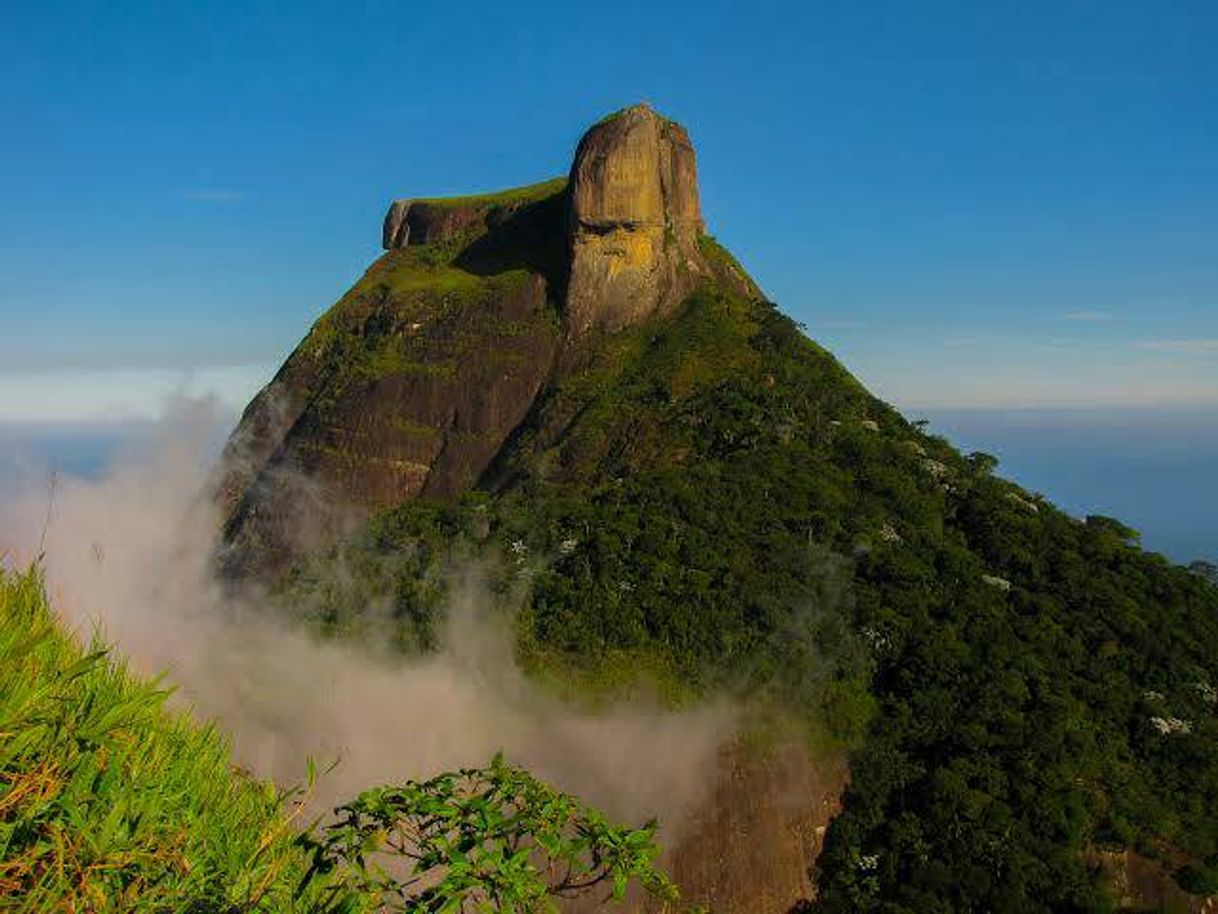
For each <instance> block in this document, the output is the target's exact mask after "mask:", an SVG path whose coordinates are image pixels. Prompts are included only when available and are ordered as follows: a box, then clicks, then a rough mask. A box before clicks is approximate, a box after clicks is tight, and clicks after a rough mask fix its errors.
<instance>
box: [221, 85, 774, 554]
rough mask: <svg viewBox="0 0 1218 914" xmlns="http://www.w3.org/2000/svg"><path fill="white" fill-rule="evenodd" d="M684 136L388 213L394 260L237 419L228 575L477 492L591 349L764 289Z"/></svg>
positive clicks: (671, 134) (604, 146) (660, 131)
mask: <svg viewBox="0 0 1218 914" xmlns="http://www.w3.org/2000/svg"><path fill="white" fill-rule="evenodd" d="M703 232H704V226H703V222H702V217H701V210H700V206H699V202H698V184H697V167H696V164H695V160H694V150H693V146H692V145H691V144H690V141H689V137H688V135H687V134H686V132H685V130H684V128H682V127H681V126H680V125H678V124H676V123H674V122H672V121H669V120H667V119H665V118H663V117H661V116H660V115H658V114H657V113H656V112H655V111H653V110H652V109H651V108H650V107H648V106H646V105H636V106H634V107H631V108H627V109H625V110H623V111H621V112H618V113H617V114H614V115H611V116H610V117H607V118H605V119H604V120H603V121H601V122H600V123H598V124H596V125H594V126H593V127H592V128H591V129H590V130H589V131H588V132H587V133H586V134H585V135H584V137H583V139H582V140H581V141H580V143H579V146H578V148H577V150H576V153H575V159H574V162H573V164H572V167H571V174H570V177H569V179H567V180H563V179H555V180H551V181H546V182H543V183H540V184H534V185H530V186H526V187H520V188H515V189H512V190H508V191H503V192H500V193H494V194H487V195H480V196H471V197H456V198H432V199H404V200H395V201H394V202H393V203H392V204H391V205H390V207H389V211H388V213H387V214H386V216H385V221H384V226H383V230H382V244H383V246H384V247H385V248H386V250H387V253H386V254H385V255H384V256H383V257H382V258H381V259H380V260H378V261H377V262H376V263H375V264H373V266H372V267H371V268H370V269H369V270H368V273H367V274H366V275H365V276H364V277H363V279H361V280H360V281H359V282H358V283H357V284H356V285H355V287H354V288H353V289H352V290H351V291H350V292H348V293H347V295H345V296H344V297H343V298H342V300H340V301H339V302H338V303H337V304H336V305H335V306H334V307H333V308H332V309H331V310H330V311H329V312H327V313H326V314H325V315H324V316H323V317H322V318H321V319H320V320H319V321H318V322H317V324H316V325H315V326H314V327H313V329H312V330H311V331H310V333H309V335H308V336H307V337H306V338H305V339H304V341H303V342H302V343H301V344H300V346H299V347H297V349H296V351H295V352H293V353H292V355H291V356H290V358H289V359H288V360H287V362H286V363H285V364H284V366H283V367H282V368H281V369H280V371H279V372H278V374H276V376H275V378H274V379H273V380H272V381H271V383H270V384H269V385H267V387H266V388H265V389H264V390H263V391H262V392H261V393H260V394H259V395H258V396H257V397H256V398H255V399H254V401H253V402H252V403H251V404H250V406H249V407H248V408H247V410H246V411H245V414H244V415H243V416H242V419H241V423H240V425H239V426H238V428H237V430H236V432H235V433H234V434H233V436H232V439H231V441H230V442H229V444H228V446H227V448H226V450H225V453H224V456H223V459H222V467H223V476H222V480H221V483H220V486H219V498H220V502H221V504H222V506H223V508H224V512H225V516H226V527H225V539H226V542H227V544H228V546H229V548H228V549H227V550H226V555H227V558H226V560H225V561H226V565H227V567H228V568H229V570H230V571H239V570H240V569H241V568H243V567H249V566H251V565H255V564H256V565H268V564H269V566H276V565H278V564H281V563H282V562H283V561H285V560H287V559H290V558H291V557H292V556H294V555H297V554H299V553H300V552H302V551H308V550H309V549H311V548H314V547H316V546H318V545H320V544H322V543H325V542H328V541H330V540H332V539H333V538H334V536H336V535H337V534H338V533H340V532H341V531H343V530H345V529H349V528H350V527H351V526H352V525H353V524H357V523H358V522H359V521H360V520H361V519H363V518H364V517H366V516H368V515H369V514H370V513H372V512H375V511H377V510H380V509H383V508H386V507H390V506H393V505H396V504H398V503H400V502H401V501H403V500H404V499H408V498H412V497H414V496H417V495H437V496H452V495H456V494H459V493H461V492H463V491H467V490H469V489H470V488H472V487H473V486H475V485H476V484H477V483H478V481H479V480H480V479H481V478H482V477H483V474H485V473H486V472H487V470H488V469H489V468H490V466H491V465H492V463H493V462H494V460H495V458H496V456H497V455H498V454H499V453H500V452H501V449H502V448H503V446H504V444H505V442H506V441H507V439H508V436H509V435H510V434H511V432H512V431H513V429H515V428H517V427H518V426H519V424H520V423H521V421H522V420H523V419H524V417H525V415H526V414H527V413H528V411H529V410H530V408H531V407H532V406H533V404H534V402H535V399H536V397H537V395H538V393H539V391H541V389H542V388H543V386H544V385H545V384H546V383H547V382H548V381H549V380H551V379H552V378H553V377H554V376H555V375H556V373H560V372H561V371H562V366H563V365H564V364H566V363H569V362H570V361H572V360H578V358H580V353H581V351H583V350H585V349H586V348H587V347H586V346H585V345H584V342H585V338H586V337H587V336H588V335H589V334H595V333H604V332H613V331H618V330H621V329H623V328H625V327H628V326H632V325H636V324H638V323H640V322H641V321H643V320H645V319H647V318H648V317H651V316H653V315H662V314H668V313H671V312H672V311H673V310H674V309H675V308H677V307H678V306H679V305H680V304H681V303H682V302H683V301H684V300H685V299H686V298H687V297H688V295H689V294H690V293H691V292H692V291H693V290H694V289H695V288H696V287H697V286H698V285H699V284H700V283H722V284H724V285H726V286H728V287H730V288H733V289H736V290H739V291H740V292H742V293H744V294H749V295H756V294H757V290H756V288H755V286H754V285H753V284H752V282H751V280H749V279H748V278H747V277H746V276H745V275H744V273H743V271H741V270H739V269H738V268H737V267H736V266H735V265H734V264H732V263H731V262H730V258H727V257H725V256H723V255H722V253H721V252H718V251H715V254H714V256H713V257H708V256H707V255H706V253H704V252H705V251H706V250H708V249H713V248H714V246H713V243H711V242H709V241H708V240H707V239H706V238H705V236H704V234H703Z"/></svg>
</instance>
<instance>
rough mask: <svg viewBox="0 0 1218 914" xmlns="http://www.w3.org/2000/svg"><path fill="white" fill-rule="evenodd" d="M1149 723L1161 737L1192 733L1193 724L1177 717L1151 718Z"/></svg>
mask: <svg viewBox="0 0 1218 914" xmlns="http://www.w3.org/2000/svg"><path fill="white" fill-rule="evenodd" d="M1150 723H1151V725H1152V726H1153V727H1154V728H1155V729H1156V730H1158V731H1159V733H1160V735H1162V736H1171V735H1172V734H1175V733H1192V732H1193V722H1192V721H1191V720H1181V719H1180V718H1178V717H1152V718H1151V719H1150Z"/></svg>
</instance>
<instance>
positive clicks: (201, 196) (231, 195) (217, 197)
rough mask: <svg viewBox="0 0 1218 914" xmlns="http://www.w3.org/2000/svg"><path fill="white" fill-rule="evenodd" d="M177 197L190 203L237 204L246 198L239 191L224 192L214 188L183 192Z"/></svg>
mask: <svg viewBox="0 0 1218 914" xmlns="http://www.w3.org/2000/svg"><path fill="white" fill-rule="evenodd" d="M179 196H181V198H182V199H183V200H190V201H191V202H192V203H239V202H240V201H242V200H244V199H245V197H246V195H245V194H244V193H242V192H241V191H239V190H224V189H222V188H215V187H204V188H195V189H193V190H184V191H182V193H181V194H180V195H179Z"/></svg>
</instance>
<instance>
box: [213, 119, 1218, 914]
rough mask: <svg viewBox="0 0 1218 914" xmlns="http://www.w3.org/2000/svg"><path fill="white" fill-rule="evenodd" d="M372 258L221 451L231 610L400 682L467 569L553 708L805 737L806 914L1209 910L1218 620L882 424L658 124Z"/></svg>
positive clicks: (1100, 539) (1000, 487)
mask: <svg viewBox="0 0 1218 914" xmlns="http://www.w3.org/2000/svg"><path fill="white" fill-rule="evenodd" d="M384 245H385V247H386V248H387V250H388V253H386V254H385V256H384V257H382V258H381V259H380V260H379V261H378V262H377V263H375V264H374V265H373V266H372V267H371V268H370V269H369V271H368V273H367V274H366V276H365V277H364V278H363V279H362V280H361V281H360V282H359V283H357V285H356V286H355V287H354V288H353V289H352V290H351V292H350V293H348V295H346V296H344V298H343V299H342V300H340V302H339V303H338V304H337V305H336V306H335V307H334V308H333V309H332V311H331V312H330V313H328V314H327V315H325V316H323V317H322V318H321V319H320V320H319V321H318V322H317V324H316V325H315V326H314V328H313V330H312V332H311V333H309V335H308V336H307V337H306V338H305V340H304V341H303V343H302V344H301V345H300V347H298V349H297V350H296V351H295V352H294V353H293V355H292V356H291V357H290V358H289V360H288V361H287V363H285V365H284V367H283V369H281V371H280V372H279V374H278V375H277V376H276V378H275V380H274V381H273V382H272V383H271V384H270V385H268V387H267V388H266V389H265V390H264V391H263V392H262V393H261V394H260V395H259V396H258V398H256V399H255V401H254V402H253V403H252V404H251V406H250V407H249V409H248V410H247V411H246V414H245V416H244V417H243V419H242V422H241V425H240V426H239V428H238V430H237V432H236V433H235V434H234V436H233V438H232V439H231V441H230V444H229V449H228V451H227V452H226V456H225V461H224V467H223V468H222V469H223V470H224V472H225V473H226V475H225V476H224V481H223V482H222V484H221V485H220V487H219V497H218V501H219V503H220V505H221V506H222V509H223V510H224V511H225V512H226V517H227V518H228V526H227V528H226V535H225V541H224V544H223V551H224V556H223V561H224V563H225V566H226V568H227V569H228V570H229V572H230V573H231V574H232V575H233V577H234V578H235V579H240V578H242V577H254V578H260V579H261V582H262V583H266V582H268V581H270V582H272V584H273V586H274V588H275V589H276V591H277V593H278V595H279V597H280V598H281V600H282V602H283V604H284V605H285V606H286V607H287V609H288V611H290V612H292V613H293V614H294V615H295V616H297V617H298V618H304V619H306V620H307V621H308V622H309V624H310V625H312V626H313V627H314V628H315V629H316V630H317V631H320V632H324V633H328V634H333V635H343V636H351V637H367V638H371V639H374V640H376V641H378V642H382V643H383V642H385V641H390V642H392V643H394V644H396V645H397V646H398V647H399V648H400V649H401V650H403V651H405V652H407V653H411V652H419V651H428V650H431V649H432V648H434V647H435V646H436V644H437V642H438V639H439V638H440V637H441V634H442V622H443V618H444V613H445V605H446V600H447V597H448V596H449V593H450V590H451V584H450V582H451V581H452V580H453V579H454V576H459V575H460V572H461V571H462V570H463V569H466V568H468V567H470V563H474V564H476V565H477V566H479V567H480V568H481V569H484V570H485V569H490V570H489V571H488V572H487V574H488V575H489V579H490V582H491V588H492V590H493V591H494V592H495V594H496V595H497V597H498V602H499V603H500V605H501V608H502V610H503V611H504V612H505V613H509V614H510V615H511V618H512V619H513V620H514V624H515V630H516V633H517V653H518V656H519V659H520V661H521V663H522V665H523V666H524V667H525V668H526V669H528V670H530V671H531V672H532V673H533V674H534V675H535V676H536V677H538V678H539V679H542V680H544V681H546V682H547V683H549V684H550V685H551V686H553V687H554V688H555V689H557V690H558V691H560V692H562V693H564V694H568V695H572V696H574V697H577V698H579V699H581V700H595V699H597V698H599V697H601V696H604V695H606V694H621V693H629V692H630V690H631V689H637V688H639V681H640V680H643V681H645V682H646V684H647V687H648V688H650V689H651V690H653V691H655V692H658V693H659V694H660V695H662V696H665V697H666V698H667V699H668V700H670V701H671V702H673V703H677V704H680V703H682V702H689V701H695V700H698V699H699V698H703V697H707V696H711V695H717V694H721V693H727V694H730V695H733V696H735V697H736V698H738V699H740V700H741V701H742V702H743V703H744V704H745V705H746V707H748V708H750V709H751V710H752V711H753V712H754V714H753V719H754V727H755V728H756V729H759V730H764V729H765V727H766V726H767V724H766V722H767V721H770V720H773V719H776V718H779V717H784V716H790V715H792V714H794V716H796V717H797V718H798V719H799V720H801V721H802V723H803V734H804V737H805V742H806V745H807V746H808V747H810V749H811V750H813V751H817V752H825V753H831V752H842V751H847V752H849V754H850V769H851V773H850V782H849V786H848V788H847V790H846V794H845V797H844V808H843V811H842V812H841V813H840V815H839V816H838V817H837V818H836V819H835V821H834V822H833V824H832V826H831V827H830V829H829V831H828V834H827V837H826V841H825V843H824V846H823V849H822V850H821V852H820V853H819V858H818V859H817V860H815V861H814V860H811V859H809V860H808V865H809V866H810V867H813V866H814V867H815V870H816V881H817V883H818V885H819V897H818V898H817V900H816V901H815V904H816V906H817V907H818V908H819V909H821V910H824V911H885V912H915V911H916V912H943V911H982V910H984V911H1020V912H1036V911H1106V910H1113V909H1115V908H1119V907H1129V906H1130V905H1136V904H1141V903H1143V902H1144V901H1145V898H1144V896H1143V894H1142V893H1141V890H1140V888H1139V887H1137V886H1132V881H1133V880H1132V878H1131V877H1130V876H1129V873H1130V872H1132V870H1131V867H1134V868H1140V870H1139V871H1140V872H1144V871H1146V870H1150V871H1153V873H1154V878H1155V879H1157V880H1158V882H1157V883H1156V884H1157V885H1159V888H1160V889H1162V891H1159V890H1158V889H1157V890H1156V891H1159V895H1160V896H1161V897H1160V898H1159V900H1158V901H1156V902H1155V903H1156V904H1158V903H1163V904H1168V903H1170V904H1172V905H1177V906H1183V909H1187V908H1188V906H1189V905H1192V904H1194V900H1192V899H1190V897H1189V895H1188V894H1187V893H1193V895H1203V894H1210V893H1218V814H1216V812H1215V811H1216V810H1218V588H1215V586H1214V585H1213V583H1212V582H1211V581H1209V580H1207V579H1206V576H1205V575H1203V574H1199V573H1198V574H1195V573H1190V572H1189V571H1188V570H1186V569H1184V568H1180V567H1176V566H1174V565H1172V564H1170V563H1169V562H1167V561H1166V560H1165V559H1163V558H1162V557H1160V556H1157V555H1153V554H1149V553H1146V552H1144V551H1143V550H1141V549H1140V548H1139V546H1138V543H1137V535H1136V533H1135V532H1134V531H1132V530H1130V529H1128V528H1127V527H1125V526H1123V525H1122V524H1121V523H1120V522H1118V521H1116V520H1113V519H1111V518H1105V517H1098V516H1095V517H1088V518H1085V519H1076V518H1072V517H1069V516H1067V515H1066V514H1064V513H1063V512H1061V511H1059V510H1058V509H1056V508H1055V507H1054V506H1053V505H1052V504H1050V503H1049V502H1048V501H1047V500H1046V499H1044V498H1043V497H1041V496H1040V495H1037V494H1034V493H1030V492H1027V491H1025V490H1023V489H1021V488H1020V487H1019V486H1016V485H1014V484H1012V483H1010V482H1007V481H1005V480H1003V479H1002V478H1000V477H999V476H996V475H995V472H994V471H995V469H996V466H997V461H996V460H995V458H993V457H991V456H989V455H987V454H981V453H974V454H970V455H967V456H966V455H962V454H960V453H959V452H957V451H956V450H955V449H953V448H952V447H951V445H950V444H949V443H948V442H947V441H945V440H943V439H942V438H940V437H937V436H935V435H933V434H928V432H927V430H926V428H925V427H924V423H920V422H910V421H908V420H907V419H906V418H904V417H903V416H901V415H900V414H899V413H898V412H897V411H895V410H894V409H892V408H891V407H889V406H887V405H886V404H884V403H882V402H880V401H879V400H877V399H876V398H875V397H873V396H871V395H870V394H869V393H868V391H867V390H866V389H865V388H864V387H863V386H862V385H861V384H860V383H859V382H858V381H857V380H855V379H854V378H853V377H851V375H850V374H849V373H848V372H847V371H846V370H845V369H844V368H842V366H841V365H839V364H838V362H837V361H836V360H835V359H834V358H833V357H832V355H831V354H829V353H828V352H826V351H825V350H824V349H823V348H821V347H820V346H818V345H817V344H816V343H815V342H813V341H811V340H810V339H808V338H807V337H806V336H805V335H804V334H803V333H802V332H801V329H800V328H799V327H798V326H797V325H796V324H795V323H794V322H792V321H791V320H790V319H789V318H788V317H786V316H784V315H783V314H782V313H781V312H780V311H779V310H778V308H777V307H776V306H775V305H774V304H773V303H771V302H769V301H767V300H766V299H765V297H764V295H763V294H762V293H761V292H760V290H759V288H758V287H757V285H756V284H755V283H754V282H753V281H752V280H751V279H750V278H749V277H748V276H747V274H746V273H745V272H744V270H743V269H742V268H741V266H740V265H739V264H738V263H737V262H736V261H735V260H734V259H733V258H732V257H731V255H730V254H729V253H728V252H727V251H725V250H724V249H723V248H722V247H720V246H719V245H718V244H717V243H716V242H715V241H714V239H713V238H712V237H711V236H709V235H708V234H707V233H706V230H705V224H704V223H703V221H702V218H701V213H700V204H699V201H698V190H697V178H696V166H695V162H694V153H693V148H692V145H691V144H690V142H689V138H688V136H687V134H686V133H685V131H684V130H683V129H682V128H681V127H680V126H679V125H677V124H675V123H674V122H672V121H670V120H668V119H666V118H663V117H660V116H659V115H657V114H656V113H655V112H654V111H652V110H651V109H650V108H648V107H647V106H645V105H638V106H634V107H632V108H629V109H625V110H623V111H621V112H618V113H617V114H615V115H613V116H611V117H610V118H607V119H605V120H604V121H601V122H599V123H598V124H596V125H594V126H593V127H592V128H591V129H590V130H589V131H588V132H587V133H586V134H585V136H584V138H583V139H582V140H581V141H580V143H579V145H578V147H577V149H576V154H575V159H574V163H573V165H572V169H571V173H570V177H569V179H568V180H567V181H566V182H562V181H556V182H551V183H547V184H544V185H535V186H532V187H529V188H523V189H520V190H519V191H513V192H509V193H506V194H503V195H488V196H483V197H474V198H459V199H455V200H450V201H443V200H435V199H423V200H400V201H395V202H394V204H393V205H392V206H391V207H390V210H389V214H388V216H387V218H386V221H385V230H384ZM335 504H337V505H342V506H343V507H344V508H346V509H354V510H355V514H356V515H357V516H362V517H363V519H364V521H363V523H362V525H361V526H358V527H357V528H356V529H355V532H350V529H349V527H344V526H343V524H336V525H335V526H334V527H333V528H332V531H331V532H334V531H342V530H346V532H345V533H344V534H343V535H342V536H341V537H339V538H338V539H337V541H336V542H334V543H333V544H332V545H330V546H328V547H327V548H318V541H317V540H316V539H315V540H314V541H311V542H309V543H305V544H304V545H303V547H302V546H301V544H299V543H296V544H293V542H292V536H291V534H293V533H295V532H296V531H297V529H298V527H299V526H300V525H299V523H298V521H300V520H301V519H302V518H303V519H306V520H310V521H314V522H316V521H317V519H318V518H321V517H324V516H325V510H324V509H326V508H327V507H329V506H331V505H335ZM349 521H350V518H349V516H344V523H348V524H349ZM315 525H316V524H315ZM234 558H235V561H234ZM386 607H388V612H387V613H386V612H385V611H384V610H385V608H386ZM1126 852H1128V853H1126ZM1122 853H1125V856H1124V857H1121V858H1120V859H1118V857H1119V856H1120V854H1122ZM1130 853H1132V854H1133V856H1132V857H1131V856H1129V854H1130ZM1135 858H1136V859H1135ZM1121 861H1124V862H1121ZM1130 861H1134V862H1130ZM1135 863H1136V867H1135ZM1172 879H1174V880H1175V883H1176V885H1175V886H1174V887H1173V886H1171V881H1172ZM1152 881H1153V880H1152ZM1164 885H1167V886H1168V887H1167V888H1164V887H1163V886H1164ZM784 890H785V889H784ZM1185 890H1187V891H1185ZM1169 896H1170V897H1169ZM809 903H811V902H809Z"/></svg>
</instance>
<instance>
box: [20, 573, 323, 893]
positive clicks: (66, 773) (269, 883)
mask: <svg viewBox="0 0 1218 914" xmlns="http://www.w3.org/2000/svg"><path fill="white" fill-rule="evenodd" d="M166 695H167V693H166V692H165V691H164V690H162V689H159V688H158V687H157V685H156V684H155V683H149V682H144V681H141V680H139V679H137V678H135V677H133V676H132V675H130V674H129V673H128V672H127V671H126V669H125V668H124V666H123V665H122V664H121V663H120V662H117V661H115V660H113V659H111V658H110V657H108V656H107V655H106V653H105V651H104V650H103V649H102V648H101V647H100V646H99V645H98V644H97V643H96V642H94V643H93V644H92V645H91V646H90V647H89V648H88V649H87V650H86V649H84V648H82V647H81V645H79V644H78V643H77V642H76V641H75V640H74V639H73V638H71V637H69V636H67V635H66V634H65V633H64V632H63V631H62V630H61V629H60V628H59V626H58V624H57V623H56V621H55V619H54V618H53V617H52V615H51V613H50V610H49V609H48V607H47V603H46V598H45V595H44V591H43V586H42V580H41V576H40V575H39V573H38V572H37V571H33V570H32V571H29V572H26V573H24V574H17V573H12V572H8V571H4V570H3V569H0V908H3V909H4V910H5V911H13V912H18V911H28V912H43V911H93V912H123V914H126V912H137V911H149V912H164V911H189V912H193V914H207V912H217V914H218V912H227V911H234V910H235V911H243V912H246V911H248V912H254V911H293V910H307V911H315V910H320V907H319V906H317V905H316V904H315V903H314V901H315V899H314V897H313V894H314V893H305V894H304V895H303V896H302V897H300V898H297V897H296V896H295V890H296V887H297V885H298V883H299V882H300V880H301V878H302V877H303V875H304V874H305V872H306V871H307V869H308V865H309V861H308V857H307V855H306V854H305V853H304V852H303V851H302V850H301V849H299V848H297V847H296V846H295V845H294V843H293V842H294V840H295V837H296V834H295V829H294V828H293V827H292V824H291V822H290V821H289V820H288V819H287V818H286V817H285V816H284V814H283V808H282V799H283V798H282V797H281V796H280V795H279V794H277V793H276V791H275V789H274V788H273V787H271V786H270V785H269V784H265V783H262V782H259V781H256V780H253V779H252V778H249V777H247V776H245V775H243V774H241V773H239V772H237V771H236V770H234V769H233V768H232V767H231V763H230V758H229V748H228V745H227V742H226V741H225V739H224V738H223V737H222V736H221V735H220V734H219V733H218V732H217V731H216V730H215V729H214V728H213V727H199V726H197V725H195V724H193V723H191V722H190V721H189V720H188V719H186V718H185V717H184V716H182V715H180V714H177V713H173V712H171V711H167V710H166V709H165V707H164V704H165V699H166Z"/></svg>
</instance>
